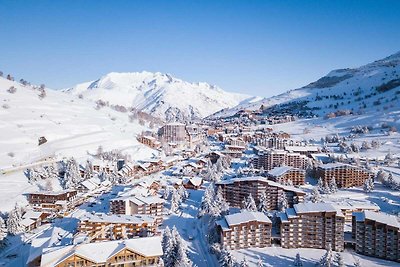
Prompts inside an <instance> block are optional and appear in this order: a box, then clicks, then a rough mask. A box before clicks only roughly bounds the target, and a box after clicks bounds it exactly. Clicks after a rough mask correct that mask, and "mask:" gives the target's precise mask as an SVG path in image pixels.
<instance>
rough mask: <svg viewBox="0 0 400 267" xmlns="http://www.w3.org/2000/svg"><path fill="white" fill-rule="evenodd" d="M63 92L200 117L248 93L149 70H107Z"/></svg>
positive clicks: (161, 113) (154, 111) (160, 114)
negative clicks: (240, 92)
mask: <svg viewBox="0 0 400 267" xmlns="http://www.w3.org/2000/svg"><path fill="white" fill-rule="evenodd" d="M66 92H69V93H72V94H75V95H79V94H82V95H83V96H84V98H87V99H91V100H93V101H96V100H99V99H101V100H104V101H108V102H109V103H110V104H114V105H122V106H125V107H134V108H136V109H139V110H142V111H144V112H147V113H149V114H151V115H153V116H156V117H159V118H162V119H168V118H167V117H168V114H171V115H173V116H177V117H180V116H183V117H185V118H189V119H193V118H203V117H206V116H208V115H210V114H212V113H214V112H216V111H218V110H220V109H222V108H232V107H234V106H236V105H238V104H239V103H241V102H242V101H245V100H249V98H250V96H248V95H242V94H236V93H228V92H225V91H223V90H222V89H221V88H219V87H217V86H214V85H209V84H207V83H189V82H185V81H182V80H180V79H177V78H174V77H172V76H171V75H169V74H162V73H159V72H157V73H151V72H146V71H143V72H131V73H115V72H113V73H109V74H107V75H105V76H103V77H101V78H100V79H98V80H97V81H94V82H92V83H84V84H78V85H76V86H75V87H73V88H70V89H67V90H66Z"/></svg>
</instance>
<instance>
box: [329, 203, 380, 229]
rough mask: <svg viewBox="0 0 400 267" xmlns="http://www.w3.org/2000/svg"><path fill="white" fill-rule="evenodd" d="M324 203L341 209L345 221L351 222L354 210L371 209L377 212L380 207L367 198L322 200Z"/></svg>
mask: <svg viewBox="0 0 400 267" xmlns="http://www.w3.org/2000/svg"><path fill="white" fill-rule="evenodd" d="M324 202H325V203H330V204H332V205H333V206H334V207H335V208H337V209H339V210H341V211H342V213H343V215H344V217H345V222H346V223H351V222H352V220H353V213H354V212H362V211H366V210H369V211H373V212H378V211H380V207H379V206H378V205H377V204H375V203H373V202H371V201H368V200H359V199H343V200H339V201H329V202H328V201H327V200H325V201H324Z"/></svg>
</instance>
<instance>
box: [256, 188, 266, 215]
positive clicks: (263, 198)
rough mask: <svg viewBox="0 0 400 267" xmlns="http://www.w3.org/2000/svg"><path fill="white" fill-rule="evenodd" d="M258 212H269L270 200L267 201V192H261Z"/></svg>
mask: <svg viewBox="0 0 400 267" xmlns="http://www.w3.org/2000/svg"><path fill="white" fill-rule="evenodd" d="M258 211H260V212H267V211H268V199H267V193H266V192H265V191H262V192H261V196H260V203H259V204H258Z"/></svg>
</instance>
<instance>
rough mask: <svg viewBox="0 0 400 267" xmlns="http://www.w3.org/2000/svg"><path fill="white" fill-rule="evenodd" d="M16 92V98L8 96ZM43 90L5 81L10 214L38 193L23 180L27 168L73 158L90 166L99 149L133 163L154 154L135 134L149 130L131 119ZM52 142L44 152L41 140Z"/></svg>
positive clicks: (1, 88)
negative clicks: (128, 157)
mask: <svg viewBox="0 0 400 267" xmlns="http://www.w3.org/2000/svg"><path fill="white" fill-rule="evenodd" d="M11 86H14V87H16V88H17V91H16V92H15V93H14V94H11V93H9V92H7V89H9V88H10V87H11ZM46 93H47V96H46V97H45V98H43V99H39V97H38V94H39V91H38V90H33V89H31V88H30V87H28V86H27V87H24V86H22V85H20V84H19V83H16V82H12V81H9V80H6V79H4V78H0V104H1V107H0V203H1V205H0V210H1V211H7V210H9V209H10V208H11V207H13V206H14V203H15V202H16V201H22V200H24V197H22V194H23V193H26V192H29V191H32V190H37V187H36V186H33V185H30V184H29V183H28V179H27V178H26V177H25V175H24V174H23V171H24V170H25V169H26V167H30V166H36V165H37V164H40V163H43V162H46V161H47V162H52V161H53V160H54V159H61V158H63V157H71V156H74V157H75V158H76V159H78V160H86V159H87V158H88V157H90V154H91V153H95V151H96V149H97V148H98V147H99V146H102V147H103V148H104V149H105V150H111V149H120V150H122V152H123V153H126V154H129V155H131V157H132V159H143V158H148V157H150V156H151V155H152V153H153V152H154V151H153V150H151V149H149V148H147V147H145V146H143V145H141V144H139V143H138V142H137V140H136V137H135V136H136V134H138V133H139V132H141V131H142V130H144V129H146V127H145V126H140V125H139V123H137V121H134V122H133V123H131V122H129V119H128V115H127V114H126V113H120V112H116V111H114V110H112V109H109V108H103V109H100V110H96V109H95V108H94V104H93V102H91V101H88V100H82V99H79V98H78V97H76V96H73V95H68V94H65V93H62V92H58V91H53V90H48V89H46ZM41 136H44V137H45V138H46V139H47V140H48V142H47V143H45V144H43V145H41V146H39V145H38V138H39V137H41Z"/></svg>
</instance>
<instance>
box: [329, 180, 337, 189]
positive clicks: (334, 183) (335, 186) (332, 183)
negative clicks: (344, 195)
mask: <svg viewBox="0 0 400 267" xmlns="http://www.w3.org/2000/svg"><path fill="white" fill-rule="evenodd" d="M337 191H338V187H337V184H336V179H335V177H332V179H331V180H330V181H329V192H330V193H336V192H337Z"/></svg>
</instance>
